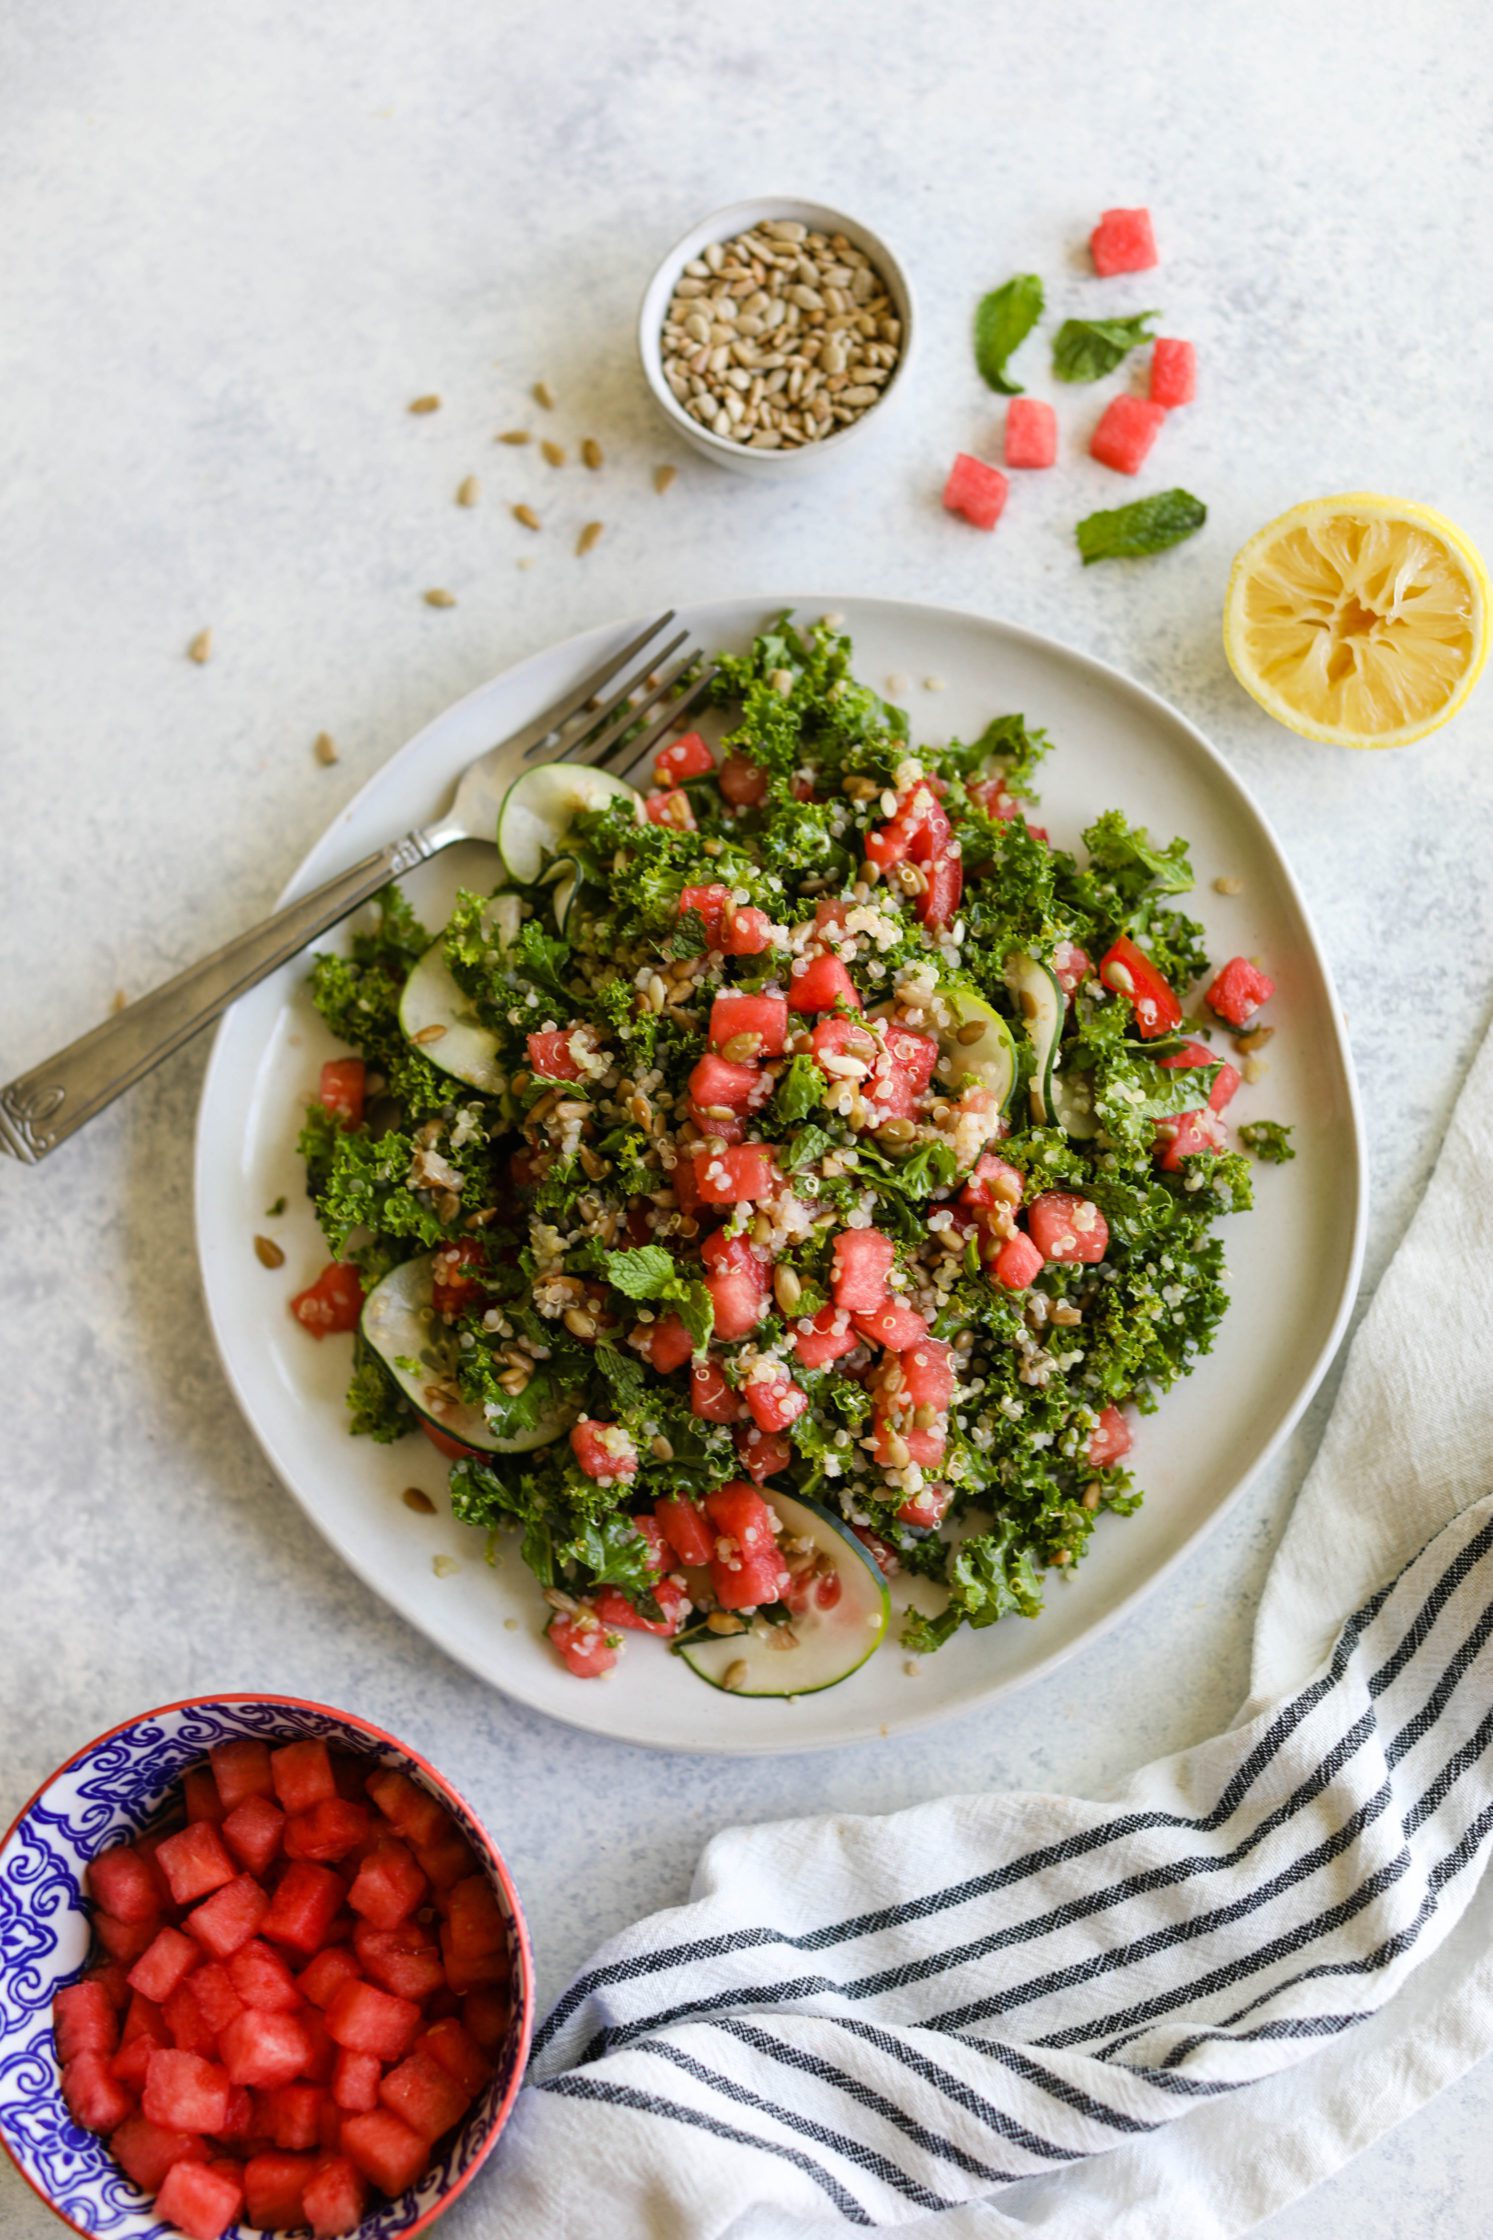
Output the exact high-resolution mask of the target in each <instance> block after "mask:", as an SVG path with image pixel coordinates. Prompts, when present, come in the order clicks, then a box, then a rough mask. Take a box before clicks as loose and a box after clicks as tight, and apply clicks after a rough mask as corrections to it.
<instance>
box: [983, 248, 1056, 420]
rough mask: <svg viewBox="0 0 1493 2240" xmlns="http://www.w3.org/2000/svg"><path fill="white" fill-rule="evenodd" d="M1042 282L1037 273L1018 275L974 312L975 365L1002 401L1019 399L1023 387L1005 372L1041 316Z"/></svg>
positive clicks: (992, 290)
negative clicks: (1004, 398)
mask: <svg viewBox="0 0 1493 2240" xmlns="http://www.w3.org/2000/svg"><path fill="white" fill-rule="evenodd" d="M1043 301H1044V298H1043V293H1042V282H1041V281H1040V279H1039V278H1038V277H1037V275H1036V273H1035V272H1018V273H1017V275H1016V277H1015V279H1014V280H1008V281H1007V282H1006V283H1005V285H1004V287H1000V288H992V289H991V291H990V293H989V295H986V296H982V297H981V298H980V302H979V307H978V309H977V310H976V312H975V364H976V365H977V366H978V367H979V369H980V378H981V380H982V381H984V382H985V383H986V385H987V386H988V387H989V388H992V389H994V390H996V391H997V392H998V393H999V394H1000V395H1001V396H1003V397H1019V396H1020V395H1021V394H1022V387H1021V383H1020V382H1019V381H1013V380H1012V379H1011V378H1010V376H1009V374H1008V373H1007V372H1006V360H1007V359H1008V358H1009V357H1010V356H1011V355H1012V353H1013V351H1015V350H1016V349H1017V348H1018V347H1019V346H1020V345H1021V344H1022V343H1023V342H1025V340H1026V338H1027V336H1028V335H1029V334H1030V333H1031V331H1032V329H1033V327H1034V326H1035V325H1036V324H1037V321H1038V320H1039V319H1040V318H1041V316H1042V306H1043Z"/></svg>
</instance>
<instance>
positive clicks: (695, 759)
mask: <svg viewBox="0 0 1493 2240" xmlns="http://www.w3.org/2000/svg"><path fill="white" fill-rule="evenodd" d="M714 768H715V756H714V755H713V754H712V753H711V751H710V749H709V747H707V746H706V744H705V741H704V740H703V739H702V738H701V737H700V734H699V732H698V731H686V732H685V734H684V736H683V738H682V739H675V740H673V741H671V743H670V744H669V745H668V746H666V747H660V748H659V751H658V753H657V754H656V755H655V756H654V758H653V779H654V783H655V785H660V786H682V785H683V783H684V781H685V779H686V778H703V777H704V776H705V775H706V773H707V772H708V771H711V770H713V769H714Z"/></svg>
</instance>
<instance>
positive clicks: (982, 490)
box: [943, 451, 1011, 529]
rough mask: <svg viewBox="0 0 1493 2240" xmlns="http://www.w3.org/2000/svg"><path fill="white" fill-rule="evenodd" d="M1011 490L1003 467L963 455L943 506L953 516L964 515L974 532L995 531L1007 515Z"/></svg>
mask: <svg viewBox="0 0 1493 2240" xmlns="http://www.w3.org/2000/svg"><path fill="white" fill-rule="evenodd" d="M1010 487H1011V485H1010V484H1009V483H1008V482H1007V480H1006V478H1005V476H1004V475H1003V474H1002V473H1001V471H1000V468H999V467H992V466H989V465H987V463H986V462H985V460H983V459H976V458H974V457H973V456H972V454H971V453H969V452H968V451H959V452H956V453H955V455H954V464H953V465H952V467H950V469H949V479H948V481H947V482H946V483H945V484H944V486H943V502H944V504H945V506H946V507H947V508H948V510H949V512H950V513H962V514H963V516H964V518H965V520H966V521H968V522H969V523H971V524H972V526H973V527H974V528H976V529H993V528H994V527H995V525H996V523H997V521H999V519H1000V517H1001V515H1002V513H1003V512H1004V511H1005V505H1006V493H1007V491H1008V490H1009V489H1010Z"/></svg>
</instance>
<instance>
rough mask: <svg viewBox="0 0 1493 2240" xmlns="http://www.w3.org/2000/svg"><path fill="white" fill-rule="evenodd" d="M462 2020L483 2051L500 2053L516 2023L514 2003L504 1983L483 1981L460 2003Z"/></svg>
mask: <svg viewBox="0 0 1493 2240" xmlns="http://www.w3.org/2000/svg"><path fill="white" fill-rule="evenodd" d="M461 2019H462V2023H463V2025H464V2026H465V2028H466V2029H467V2030H468V2031H469V2032H470V2033H471V2036H472V2037H473V2039H474V2040H475V2041H476V2043H477V2044H478V2045H479V2046H481V2048H482V2050H483V2052H484V2053H492V2054H496V2053H501V2051H502V2049H503V2047H504V2046H505V2045H506V2044H507V2042H508V2032H509V2030H510V2029H511V2028H512V2024H513V2004H512V2000H511V1998H510V1996H509V1991H508V1987H507V1985H505V1984H483V1985H481V1986H480V1987H479V1988H478V1989H477V1990H475V1991H469V1992H468V1993H467V1996H466V1997H465V1998H464V1999H463V2000H462V2003H461Z"/></svg>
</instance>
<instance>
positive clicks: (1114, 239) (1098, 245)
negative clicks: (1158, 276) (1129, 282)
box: [1089, 209, 1156, 280]
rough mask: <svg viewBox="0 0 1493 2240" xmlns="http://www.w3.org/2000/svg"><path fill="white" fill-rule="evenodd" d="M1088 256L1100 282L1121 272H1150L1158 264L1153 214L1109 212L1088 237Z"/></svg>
mask: <svg viewBox="0 0 1493 2240" xmlns="http://www.w3.org/2000/svg"><path fill="white" fill-rule="evenodd" d="M1089 254H1090V255H1091V256H1092V257H1093V260H1094V270H1095V271H1096V272H1097V273H1098V275H1099V277H1100V279H1101V280H1112V279H1113V278H1114V277H1115V275H1116V274H1117V273H1120V272H1149V271H1150V269H1151V267H1152V265H1154V264H1155V262H1156V236H1155V234H1154V232H1153V231H1152V229H1151V213H1150V211H1149V210H1146V209H1139V210H1106V211H1105V212H1104V213H1103V214H1102V216H1101V217H1100V220H1099V223H1098V225H1096V226H1095V228H1094V230H1093V232H1092V233H1091V234H1090V235H1089Z"/></svg>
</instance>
